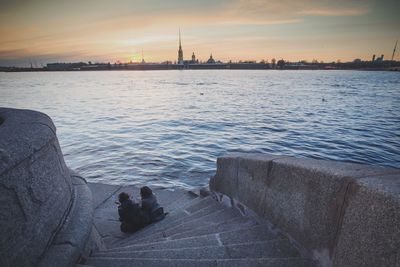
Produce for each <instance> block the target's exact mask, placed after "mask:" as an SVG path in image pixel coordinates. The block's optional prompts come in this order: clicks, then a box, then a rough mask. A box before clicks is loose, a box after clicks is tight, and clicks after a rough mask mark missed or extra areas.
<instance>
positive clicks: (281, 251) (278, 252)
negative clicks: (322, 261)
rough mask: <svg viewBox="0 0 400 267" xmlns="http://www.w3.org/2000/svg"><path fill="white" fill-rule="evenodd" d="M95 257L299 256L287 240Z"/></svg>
mask: <svg viewBox="0 0 400 267" xmlns="http://www.w3.org/2000/svg"><path fill="white" fill-rule="evenodd" d="M94 256H95V257H111V258H155V259H237V258H268V257H271V258H272V257H273V258H282V257H299V256H300V255H299V252H298V251H297V250H296V249H294V248H293V246H292V245H291V244H290V243H289V241H288V240H286V239H282V240H274V241H264V242H252V243H245V244H236V245H228V246H210V247H200V248H182V249H162V250H148V251H146V250H144V251H125V252H100V253H96V254H95V255H94Z"/></svg>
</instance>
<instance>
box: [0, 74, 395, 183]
mask: <svg viewBox="0 0 400 267" xmlns="http://www.w3.org/2000/svg"><path fill="white" fill-rule="evenodd" d="M399 84H400V75H399V73H392V72H358V71H347V72H344V71H240V70H238V71H233V70H231V71H229V70H218V71H215V70H214V71H212V70H204V71H201V70H197V71H147V72H133V71H131V72H123V71H118V72H51V73H0V105H1V106H7V107H16V108H28V109H35V110H39V111H42V112H45V113H47V114H49V115H50V116H51V117H52V118H53V121H54V122H55V124H56V126H57V133H58V137H59V140H60V143H61V147H62V150H63V152H64V154H65V159H66V161H67V164H68V165H69V166H70V167H71V168H73V169H76V170H77V171H78V172H80V173H81V174H83V175H84V176H85V177H86V178H87V179H88V180H89V181H96V182H104V183H118V184H119V183H136V184H149V185H161V186H166V187H171V186H173V187H175V186H181V187H186V188H191V187H194V186H199V185H205V184H206V183H207V182H208V179H209V177H210V176H212V175H213V174H214V171H215V160H216V157H218V156H220V155H223V154H224V153H226V152H230V151H249V152H265V153H274V154H285V155H296V156H302V157H303V156H304V157H313V158H324V159H335V160H341V161H350V162H361V163H370V164H377V165H385V166H393V167H397V168H399V167H400V155H399V151H400V89H399V88H400V86H399Z"/></svg>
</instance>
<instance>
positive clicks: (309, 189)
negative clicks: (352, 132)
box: [210, 154, 400, 266]
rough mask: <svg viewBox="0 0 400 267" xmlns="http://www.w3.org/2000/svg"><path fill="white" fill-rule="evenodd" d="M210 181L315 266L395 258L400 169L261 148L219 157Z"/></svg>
mask: <svg viewBox="0 0 400 267" xmlns="http://www.w3.org/2000/svg"><path fill="white" fill-rule="evenodd" d="M210 189H211V190H213V191H216V192H219V193H222V194H224V195H226V196H229V197H230V198H231V199H232V200H233V202H239V203H241V204H243V205H245V206H246V207H247V208H249V209H251V210H252V211H253V212H255V213H256V214H257V215H258V216H259V217H261V218H265V219H266V220H268V221H269V222H270V223H271V224H272V225H273V226H274V227H276V228H278V229H279V230H281V231H282V232H283V233H285V234H287V235H288V237H289V238H291V239H292V240H294V241H295V242H296V243H298V244H299V245H300V246H301V247H303V248H304V250H305V251H306V252H308V253H310V255H311V256H312V257H314V258H315V259H316V260H318V261H319V263H320V265H321V266H400V170H398V169H391V168H382V167H376V166H365V165H359V164H350V163H340V162H334V161H323V160H314V159H300V158H293V157H283V156H274V155H265V154H230V155H227V156H224V157H220V158H218V161H217V173H216V175H215V177H213V178H212V179H211V180H210Z"/></svg>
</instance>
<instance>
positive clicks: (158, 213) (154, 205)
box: [140, 186, 166, 224]
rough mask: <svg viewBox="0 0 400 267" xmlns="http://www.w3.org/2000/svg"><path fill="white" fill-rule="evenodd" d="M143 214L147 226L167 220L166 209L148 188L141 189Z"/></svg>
mask: <svg viewBox="0 0 400 267" xmlns="http://www.w3.org/2000/svg"><path fill="white" fill-rule="evenodd" d="M140 196H141V197H142V207H141V208H142V212H143V217H144V220H145V222H146V224H150V223H153V222H158V221H161V220H162V219H164V218H165V215H166V214H165V213H164V209H163V208H162V207H161V206H160V205H159V204H158V202H157V198H156V196H155V195H154V194H153V191H152V190H151V189H150V188H149V187H148V186H143V187H142V188H141V189H140Z"/></svg>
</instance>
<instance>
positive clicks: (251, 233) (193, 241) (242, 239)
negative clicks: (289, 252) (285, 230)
mask: <svg viewBox="0 0 400 267" xmlns="http://www.w3.org/2000/svg"><path fill="white" fill-rule="evenodd" d="M274 239H282V237H281V236H278V235H277V234H275V233H272V232H271V231H269V230H268V229H267V227H265V226H263V225H257V226H253V227H249V228H247V229H240V230H234V231H228V232H223V233H217V234H210V235H203V236H196V237H188V238H182V239H175V240H167V241H160V242H154V243H147V244H136V245H127V246H123V247H115V248H111V249H107V250H104V251H103V252H112V251H113V252H116V251H117V252H118V251H120V252H122V251H139V250H160V249H177V248H195V247H206V246H222V245H233V244H240V243H248V242H256V241H268V240H274Z"/></svg>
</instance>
